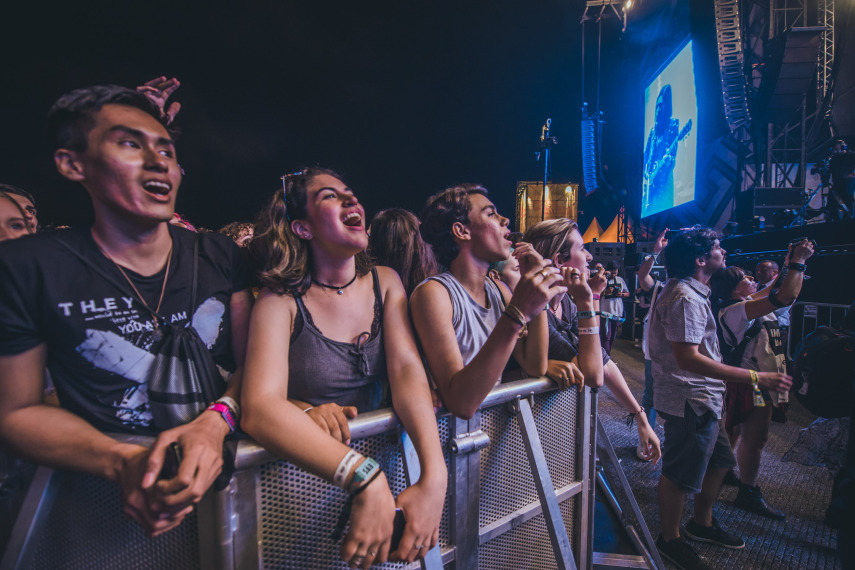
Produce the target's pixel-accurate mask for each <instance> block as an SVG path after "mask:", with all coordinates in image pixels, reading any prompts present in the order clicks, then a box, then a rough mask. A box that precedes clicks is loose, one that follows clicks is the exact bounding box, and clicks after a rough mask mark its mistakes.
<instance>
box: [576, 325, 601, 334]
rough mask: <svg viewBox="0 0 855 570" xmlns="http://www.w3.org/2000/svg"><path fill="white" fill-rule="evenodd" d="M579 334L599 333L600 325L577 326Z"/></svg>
mask: <svg viewBox="0 0 855 570" xmlns="http://www.w3.org/2000/svg"><path fill="white" fill-rule="evenodd" d="M579 334H580V335H583V334H600V327H579Z"/></svg>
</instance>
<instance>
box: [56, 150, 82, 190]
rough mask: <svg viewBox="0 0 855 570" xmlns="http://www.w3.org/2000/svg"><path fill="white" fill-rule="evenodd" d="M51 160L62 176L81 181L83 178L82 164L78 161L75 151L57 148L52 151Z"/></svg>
mask: <svg viewBox="0 0 855 570" xmlns="http://www.w3.org/2000/svg"><path fill="white" fill-rule="evenodd" d="M53 162H54V164H56V169H57V170H58V171H59V173H60V174H62V175H63V176H64V177H66V178H68V179H69V180H73V181H74V182H82V181H83V179H84V178H85V174H84V172H83V164H82V163H81V162H80V159H79V157H78V156H77V153H76V152H74V151H73V150H68V149H67V148H59V149H57V150H56V152H54V153H53Z"/></svg>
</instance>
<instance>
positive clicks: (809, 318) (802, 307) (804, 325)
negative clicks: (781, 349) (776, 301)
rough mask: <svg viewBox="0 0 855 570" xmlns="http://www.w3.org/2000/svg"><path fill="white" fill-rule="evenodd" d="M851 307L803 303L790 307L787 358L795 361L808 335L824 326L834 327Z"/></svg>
mask: <svg viewBox="0 0 855 570" xmlns="http://www.w3.org/2000/svg"><path fill="white" fill-rule="evenodd" d="M849 307H850V305H836V304H834V303H814V302H813V301H803V302H798V303H794V304H793V306H792V307H790V328H789V330H788V331H787V358H788V359H789V360H794V357H795V356H796V355H795V354H794V352H793V351H794V350H795V349H796V346H798V344H799V343H800V342H801V341H802V339H804V338H805V337H806V336H807V335H809V334H810V333H812V332H813V331H815V330H816V329H818V328H819V327H822V326H826V327H828V326H833V325H836V324H837V323H839V322H840V321H842V320H843V317H845V316H846V313H847V312H849Z"/></svg>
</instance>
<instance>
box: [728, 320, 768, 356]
mask: <svg viewBox="0 0 855 570" xmlns="http://www.w3.org/2000/svg"><path fill="white" fill-rule="evenodd" d="M720 323H721V326H722V327H724V328H726V329H727V331H728V332H729V333H730V334H731V335H732V336H734V337H735V336H736V335H734V334H733V331H732V330H730V327H728V326H727V324H726V323H725V322H724V321H720ZM762 328H763V323H762V322H761V321H760V319H754V323H753V324H752V325H751V326H750V327H748V330H747V331H745V336H743V337H742V340H741V341H740V342H739V344H737V345H736V346H735V347H733V350H731V351H730V354H728V356H727V361H726V362H725V364H730V365H731V366H739V365H740V363H742V356H743V355H744V354H745V349H746V348H748V343H750V342H751V341H752V340H754V339H755V338H756V337H757V335H758V334H760V329H762Z"/></svg>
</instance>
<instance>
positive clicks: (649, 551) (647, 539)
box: [597, 418, 665, 568]
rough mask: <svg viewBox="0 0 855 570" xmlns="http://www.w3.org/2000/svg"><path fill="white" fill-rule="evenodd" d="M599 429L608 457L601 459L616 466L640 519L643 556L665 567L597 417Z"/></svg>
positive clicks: (624, 518)
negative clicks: (642, 536)
mask: <svg viewBox="0 0 855 570" xmlns="http://www.w3.org/2000/svg"><path fill="white" fill-rule="evenodd" d="M597 431H598V432H599V435H600V443H601V444H602V446H603V450H604V451H605V452H606V457H605V458H601V459H606V460H608V462H609V463H610V464H611V466H612V467H613V468H614V471H615V473H617V477H618V485H619V486H620V488H621V489H623V490H624V493H625V495H626V497H627V500H628V502H629V507H630V509H631V510H632V514H633V515H635V520H636V521H638V525H639V526H640V527H641V532H642V534H643V535H644V540H643V541H639V543H638V544H637V546H641V547H642V548H641V550H642V556H643V558H644V559H645V560H646V561H647V563H648V564H651V563H652V564H653V567H654V568H665V565H664V564H663V563H662V558H660V556H659V550H658V549H657V548H656V542H655V541H654V540H653V536H652V535H651V534H650V529H649V528H647V523H646V522H645V520H644V515H642V514H641V509H640V508H638V502H637V501H636V500H635V495H633V494H632V489H631V488H630V486H629V481H627V479H626V475H625V474H624V472H623V469H621V466H620V463H619V462H618V458H617V454H616V453H615V450H614V447H612V443H611V441H609V436H608V435H607V434H606V429H605V428H604V427H603V423H602V422H601V421H600V419H599V418H597ZM620 515H621V519H622V520H624V522H626V516H625V515H624V511H623V510H621V512H620ZM626 526H627V532H629V533H630V537H632V536H633V534H634V532H635V528H634V527H633V526H632V525H631V524H627V525H626ZM630 529H632V530H630ZM642 542H643V544H642Z"/></svg>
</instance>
